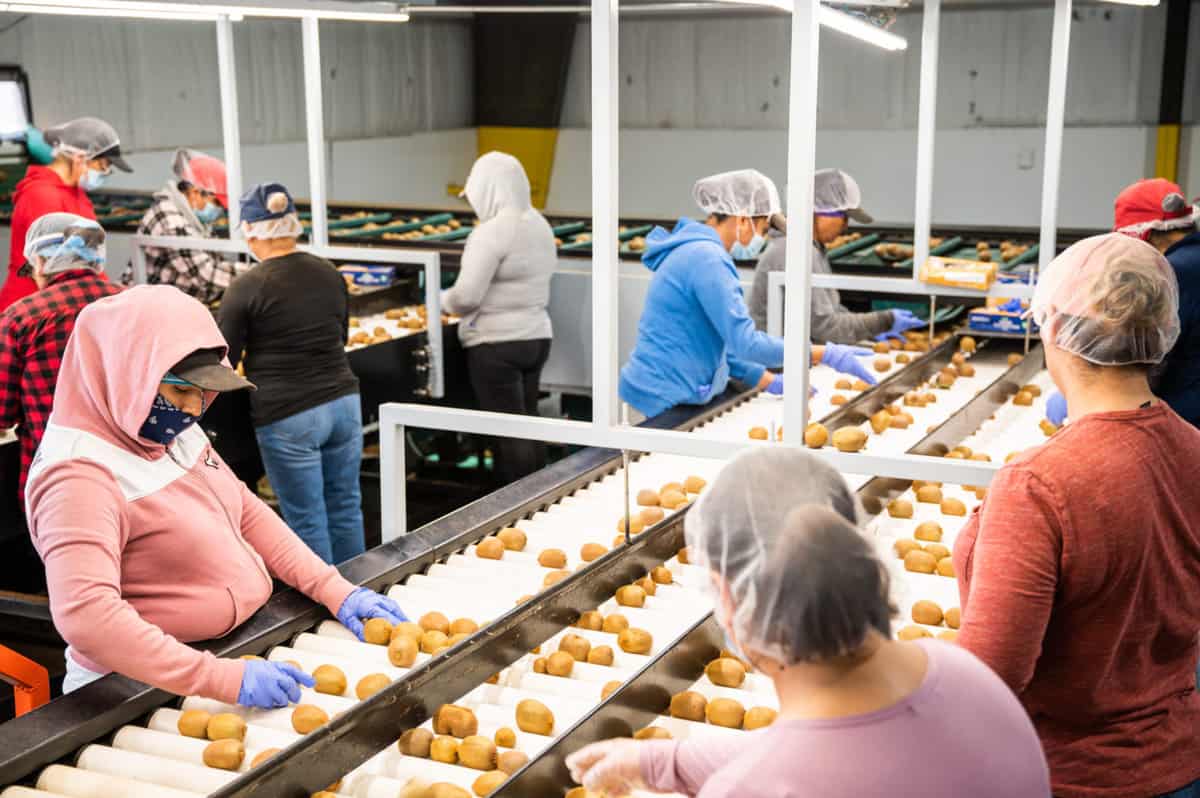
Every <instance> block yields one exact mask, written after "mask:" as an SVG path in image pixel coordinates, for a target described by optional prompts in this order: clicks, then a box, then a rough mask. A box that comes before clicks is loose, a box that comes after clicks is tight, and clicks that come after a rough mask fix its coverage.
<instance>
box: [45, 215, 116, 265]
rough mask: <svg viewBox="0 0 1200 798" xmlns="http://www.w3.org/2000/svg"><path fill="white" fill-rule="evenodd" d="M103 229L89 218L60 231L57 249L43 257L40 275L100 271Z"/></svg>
mask: <svg viewBox="0 0 1200 798" xmlns="http://www.w3.org/2000/svg"><path fill="white" fill-rule="evenodd" d="M105 238H106V236H105V234H104V228H103V227H101V226H100V225H99V224H98V223H97V222H94V221H92V220H91V219H84V218H82V217H80V218H77V219H76V220H75V221H73V222H72V223H71V224H69V225H68V226H67V227H66V228H65V229H63V231H62V240H61V241H60V242H59V244H58V246H57V247H55V248H54V249H53V251H50V252H49V254H47V255H43V257H44V258H46V260H45V261H44V262H43V263H42V268H41V269H40V272H41V274H42V276H46V277H48V276H49V275H52V274H60V273H61V272H65V271H70V270H72V269H91V270H92V271H99V270H100V269H101V268H103V267H104V260H105V254H106V252H105V243H104V242H105Z"/></svg>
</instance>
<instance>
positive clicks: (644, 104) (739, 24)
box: [563, 3, 1200, 130]
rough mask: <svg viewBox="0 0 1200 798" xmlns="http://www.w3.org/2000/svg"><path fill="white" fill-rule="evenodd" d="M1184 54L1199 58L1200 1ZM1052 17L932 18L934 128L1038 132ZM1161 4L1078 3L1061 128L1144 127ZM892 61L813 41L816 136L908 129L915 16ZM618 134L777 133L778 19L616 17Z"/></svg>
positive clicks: (1153, 84) (783, 115) (1043, 13)
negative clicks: (936, 45) (816, 46)
mask: <svg viewBox="0 0 1200 798" xmlns="http://www.w3.org/2000/svg"><path fill="white" fill-rule="evenodd" d="M1196 5H1197V10H1196V11H1195V12H1194V13H1193V24H1192V29H1193V30H1192V41H1193V47H1192V52H1193V53H1200V22H1198V21H1197V17H1200V3H1197V4H1196ZM1051 22H1052V11H1051V9H1050V8H1049V5H1048V6H1047V7H1046V8H1044V9H1033V8H1018V9H995V10H972V11H948V12H945V13H944V15H943V20H942V34H941V35H942V40H941V58H940V61H941V64H940V73H939V79H938V81H939V82H938V91H939V97H938V125H939V126H941V127H957V128H965V127H977V126H1017V125H1036V124H1042V123H1043V122H1044V118H1045V109H1046V90H1047V82H1048V73H1049V59H1050V56H1049V49H1048V48H1049V45H1050V28H1051ZM1164 24H1165V23H1164V13H1163V10H1162V9H1161V8H1155V9H1142V8H1128V7H1120V6H1089V7H1085V8H1081V9H1078V10H1077V12H1076V21H1075V24H1074V27H1073V29H1072V38H1071V67H1070V75H1069V78H1068V80H1069V84H1068V85H1069V97H1068V101H1067V123H1068V124H1071V125H1132V124H1153V123H1154V122H1155V121H1156V115H1157V111H1158V85H1159V82H1160V77H1161V69H1162V40H1163V25H1164ZM895 30H896V32H897V33H900V34H901V35H904V36H905V37H906V38H907V39H908V41H909V49H908V50H907V51H905V52H904V53H888V52H885V51H883V50H879V49H877V48H874V47H871V46H869V45H865V44H862V43H859V42H856V41H854V40H852V39H848V38H846V37H844V36H842V35H841V34H838V33H834V32H830V31H825V32H824V33H823V34H822V37H821V59H820V61H821V74H820V100H819V103H820V105H819V108H820V120H819V124H820V126H821V127H823V128H833V129H838V128H842V129H858V130H874V129H898V128H913V127H915V126H916V113H917V96H918V80H919V69H920V57H921V47H920V42H921V16H920V14H919V13H910V14H903V15H902V16H901V17H900V19H899V20H898V21H897V23H896V28H895ZM589 35H590V34H589V30H588V26H587V25H580V27H579V29H578V32H577V36H576V41H575V52H574V60H573V63H572V66H571V71H570V79H569V83H568V89H567V104H566V108H565V110H564V119H563V125H564V127H587V126H588V124H589V95H588V91H589V88H588V86H589V76H588V72H589V64H590V61H589V59H590V55H589V52H590V48H589ZM620 35H621V52H620V69H621V98H620V103H621V107H620V114H621V126H622V127H629V128H680V129H698V128H699V129H703V128H718V129H734V130H737V129H764V128H766V129H782V128H785V127H786V126H787V91H788V41H789V32H788V29H787V25H786V23H785V22H784V19H783V18H782V17H766V16H749V15H748V16H745V17H740V18H731V17H728V16H723V17H713V16H698V17H695V18H690V19H684V20H679V19H666V18H649V17H641V18H638V17H628V16H627V17H625V18H624V19H623V20H622V23H621V30H620ZM1198 62H1200V57H1197V56H1193V57H1192V59H1191V65H1190V69H1191V73H1192V81H1191V84H1190V85H1191V86H1194V87H1196V88H1195V89H1191V90H1190V94H1191V95H1192V105H1191V109H1190V110H1191V114H1192V118H1193V119H1194V118H1195V117H1196V115H1197V113H1200V107H1198V106H1200V103H1198V102H1197V101H1196V99H1195V97H1194V95H1196V94H1197V93H1200V66H1198Z"/></svg>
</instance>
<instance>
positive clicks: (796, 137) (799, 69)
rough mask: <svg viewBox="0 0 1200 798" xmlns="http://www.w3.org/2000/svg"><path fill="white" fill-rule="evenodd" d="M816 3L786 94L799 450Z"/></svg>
mask: <svg viewBox="0 0 1200 798" xmlns="http://www.w3.org/2000/svg"><path fill="white" fill-rule="evenodd" d="M818 5H819V4H818V3H817V2H816V0H801V2H798V3H796V6H795V9H794V10H793V12H792V53H791V78H790V80H791V84H790V85H789V95H788V150H787V155H788V186H787V192H788V215H789V217H790V220H789V221H790V225H791V227H792V231H793V234H792V246H790V247H788V248H787V255H786V257H785V267H784V273H785V274H786V275H787V281H788V283H790V284H791V286H792V291H791V292H790V293H789V294H788V295H787V296H785V297H784V300H785V303H786V307H787V313H786V315H785V317H784V326H785V329H786V330H787V334H786V336H784V337H785V338H786V339H787V340H788V341H789V342H790V343H789V345H788V346H786V347H785V348H784V372H785V373H786V374H787V378H788V381H789V383H790V388H789V389H788V391H786V392H785V394H784V402H783V427H784V429H783V434H784V440H785V441H786V442H787V443H789V444H792V445H795V446H800V445H802V444H803V442H804V430H805V428H806V427H807V426H808V369H809V364H810V362H811V358H812V354H811V352H812V349H811V346H812V344H811V342H810V341H809V333H810V324H809V321H810V319H809V308H811V307H812V302H811V299H812V285H811V280H812V257H813V248H812V246H811V245H810V244H809V242H810V241H812V216H813V172H814V171H816V162H817V55H818V52H817V51H818V45H819V44H820V41H821V25H820V22H819V21H818V11H819V9H818Z"/></svg>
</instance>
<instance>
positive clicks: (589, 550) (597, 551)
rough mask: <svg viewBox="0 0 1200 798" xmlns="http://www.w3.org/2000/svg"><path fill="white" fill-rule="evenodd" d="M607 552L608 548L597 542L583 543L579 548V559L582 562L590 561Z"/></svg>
mask: <svg viewBox="0 0 1200 798" xmlns="http://www.w3.org/2000/svg"><path fill="white" fill-rule="evenodd" d="M607 553H608V549H606V548H604V547H603V546H601V545H600V544H599V543H584V544H583V547H582V548H581V549H580V550H579V559H581V560H583V561H584V562H591V561H592V560H596V559H599V558H600V557H603V556H604V555H605V554H607Z"/></svg>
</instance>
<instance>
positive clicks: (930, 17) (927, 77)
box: [912, 0, 942, 280]
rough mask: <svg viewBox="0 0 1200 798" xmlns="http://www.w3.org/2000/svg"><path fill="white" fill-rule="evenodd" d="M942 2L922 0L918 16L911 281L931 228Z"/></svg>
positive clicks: (926, 252) (926, 251)
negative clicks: (918, 78) (918, 75)
mask: <svg viewBox="0 0 1200 798" xmlns="http://www.w3.org/2000/svg"><path fill="white" fill-rule="evenodd" d="M941 7H942V2H941V0H925V7H924V10H923V11H922V14H921V17H922V18H921V94H920V100H919V105H918V106H917V199H916V205H915V208H914V212H915V215H914V217H913V219H914V221H913V262H912V267H913V268H912V273H913V279H914V280H915V279H917V275H918V274H919V273H920V270H921V266H922V265H924V263H925V261H926V260H927V259H928V258H929V236H930V233H931V230H932V226H933V152H934V150H933V141H934V137H935V135H936V132H937V79H938V36H939V30H940V28H941Z"/></svg>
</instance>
